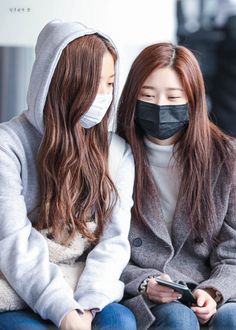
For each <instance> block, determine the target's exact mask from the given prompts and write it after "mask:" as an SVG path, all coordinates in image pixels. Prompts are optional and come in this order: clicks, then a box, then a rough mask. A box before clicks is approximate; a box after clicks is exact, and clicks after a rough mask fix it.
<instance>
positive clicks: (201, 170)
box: [117, 43, 233, 241]
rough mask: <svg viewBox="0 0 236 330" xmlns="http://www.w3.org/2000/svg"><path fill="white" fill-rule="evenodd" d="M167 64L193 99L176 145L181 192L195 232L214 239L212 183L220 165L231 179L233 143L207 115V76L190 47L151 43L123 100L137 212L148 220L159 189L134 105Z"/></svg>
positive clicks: (121, 117)
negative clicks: (153, 75) (149, 80)
mask: <svg viewBox="0 0 236 330" xmlns="http://www.w3.org/2000/svg"><path fill="white" fill-rule="evenodd" d="M165 67H171V68H173V69H174V70H175V72H176V73H177V74H178V77H179V78H180V81H181V83H182V86H183V89H184V91H185V93H186V96H187V99H188V103H189V118H190V119H189V125H188V127H187V128H186V129H185V130H184V131H183V132H182V134H181V136H180V137H179V139H178V141H177V142H176V144H175V146H174V153H175V158H176V159H177V164H178V166H179V168H180V170H181V173H182V181H181V187H180V192H179V196H180V197H181V198H183V200H184V201H185V205H186V212H187V218H188V221H189V223H190V226H191V228H192V234H193V236H194V237H196V236H198V235H199V232H201V233H203V235H204V236H205V238H206V239H208V240H209V241H211V240H213V241H214V238H212V233H213V232H214V229H215V228H216V218H217V215H216V214H215V207H214V199H213V193H214V192H213V182H214V180H215V177H216V175H217V173H216V171H217V169H219V168H221V169H222V171H223V172H222V173H224V175H226V177H227V178H229V179H230V177H231V174H232V172H233V170H232V166H233V157H232V155H233V147H232V143H231V142H230V138H229V137H228V136H226V135H225V134H224V133H223V132H221V131H220V129H219V128H217V127H216V126H215V125H214V124H213V123H212V122H211V121H210V120H209V118H208V113H207V108H206V101H205V87H204V82H203V77H202V73H201V70H200V67H199V64H198V62H197V60H196V58H195V56H194V55H193V54H192V52H191V51H190V50H188V49H187V48H185V47H182V46H174V45H172V44H171V43H159V44H154V45H151V46H149V47H147V48H145V49H144V50H143V51H142V52H141V53H140V54H139V55H138V57H137V58H136V59H135V61H134V63H133V65H132V67H131V69H130V72H129V75H128V78H127V81H126V83H125V86H124V89H123V92H122V95H121V98H120V102H119V109H118V125H117V130H118V133H119V134H120V135H121V136H122V137H123V138H125V139H126V140H127V141H128V143H129V144H130V145H131V148H132V150H133V154H134V160H135V167H136V176H135V188H134V207H133V216H134V218H135V219H136V220H137V221H139V222H140V223H144V224H145V223H146V218H145V212H146V210H147V209H149V210H150V209H153V210H154V212H156V211H155V203H156V202H157V198H158V189H157V188H156V186H155V183H154V179H153V176H152V174H151V171H150V167H149V163H148V158H147V153H146V151H145V146H144V132H143V131H142V130H141V129H140V127H139V126H138V125H136V123H135V106H136V100H137V98H138V95H139V92H140V90H141V87H142V85H143V83H144V81H145V80H146V79H147V77H148V76H149V75H150V74H151V72H152V71H153V70H155V69H158V68H165ZM155 196H156V197H155Z"/></svg>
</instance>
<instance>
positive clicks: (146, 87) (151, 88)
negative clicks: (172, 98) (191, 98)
mask: <svg viewBox="0 0 236 330" xmlns="http://www.w3.org/2000/svg"><path fill="white" fill-rule="evenodd" d="M142 89H150V90H156V88H155V87H153V86H148V85H144V86H143V87H142ZM167 90H168V91H181V92H183V91H184V90H183V88H179V87H169V88H167Z"/></svg>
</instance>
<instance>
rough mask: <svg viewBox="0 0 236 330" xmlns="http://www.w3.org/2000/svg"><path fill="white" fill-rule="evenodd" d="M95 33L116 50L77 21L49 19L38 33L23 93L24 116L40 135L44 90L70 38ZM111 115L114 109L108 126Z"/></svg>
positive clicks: (42, 129) (110, 124)
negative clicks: (28, 76)
mask: <svg viewBox="0 0 236 330" xmlns="http://www.w3.org/2000/svg"><path fill="white" fill-rule="evenodd" d="M95 33H97V34H99V35H101V36H102V37H104V38H106V39H107V40H109V41H110V42H111V44H112V46H113V47H114V48H115V50H116V51H117V49H116V47H115V45H114V43H113V41H112V40H111V39H110V38H109V37H108V36H107V35H105V34H103V33H102V32H100V31H98V30H95V29H93V28H89V27H87V26H85V25H84V24H82V23H79V22H63V21H61V20H53V21H51V22H49V23H48V24H47V25H46V26H45V27H44V28H43V30H42V31H41V32H40V34H39V36H38V39H37V44H36V47H35V55H36V58H35V62H34V65H33V69H32V72H31V77H30V83H29V88H28V93H27V104H28V110H27V111H26V112H25V114H26V117H27V118H28V120H29V121H30V122H31V124H32V125H33V126H34V127H35V128H36V129H37V130H38V131H39V132H40V133H41V134H43V132H44V125H43V109H44V105H45V101H46V97H47V93H48V89H49V86H50V82H51V79H52V76H53V73H54V70H55V68H56V66H57V63H58V61H59V59H60V56H61V53H62V51H63V49H64V48H65V47H66V46H67V45H68V44H69V43H70V42H71V41H73V40H74V39H77V38H79V37H83V36H85V35H90V34H95ZM116 70H117V66H116ZM116 77H117V74H116ZM116 83H117V82H116ZM113 116H114V109H113V110H112V114H111V120H110V121H111V122H110V123H109V127H110V126H112V123H113Z"/></svg>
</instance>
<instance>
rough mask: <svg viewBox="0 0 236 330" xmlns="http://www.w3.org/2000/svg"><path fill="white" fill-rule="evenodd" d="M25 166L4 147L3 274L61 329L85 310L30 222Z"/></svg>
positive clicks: (0, 180) (0, 175)
mask: <svg viewBox="0 0 236 330" xmlns="http://www.w3.org/2000/svg"><path fill="white" fill-rule="evenodd" d="M19 148H20V146H19ZM21 166H22V165H21V163H20V160H19V159H18V158H17V155H16V154H15V153H14V152H13V150H11V148H9V149H8V150H5V149H3V148H2V147H0V270H1V272H2V273H3V274H4V275H5V277H6V278H7V280H8V282H9V283H10V285H11V286H12V287H13V288H14V289H15V291H16V292H17V293H18V295H19V296H20V297H21V298H22V299H23V300H24V301H25V302H26V303H27V304H28V305H29V306H30V307H31V308H32V309H33V310H34V311H35V312H37V313H39V314H40V316H41V317H42V318H43V319H49V320H51V321H52V322H54V323H55V324H56V325H57V326H58V327H59V325H60V322H61V320H62V318H63V317H64V316H65V315H66V314H67V313H68V312H70V311H71V310H74V309H81V306H80V305H79V304H78V303H77V302H76V301H75V299H74V297H73V291H72V289H71V288H70V287H69V286H68V285H67V283H66V282H65V280H64V279H63V277H62V274H61V272H60V270H59V268H58V267H57V266H56V265H54V264H52V263H50V262H49V256H48V247H47V244H46V241H45V239H44V238H43V236H42V235H41V234H40V233H39V232H38V231H37V230H35V229H34V228H32V224H31V222H30V220H29V219H28V218H27V210H26V204H25V200H24V195H23V185H22V181H21ZM0 294H1V292H0Z"/></svg>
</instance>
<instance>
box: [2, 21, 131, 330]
mask: <svg viewBox="0 0 236 330" xmlns="http://www.w3.org/2000/svg"><path fill="white" fill-rule="evenodd" d="M94 33H99V34H100V35H103V34H102V33H100V32H98V31H96V30H93V29H90V28H87V27H85V26H84V25H82V24H80V23H68V22H61V21H53V22H50V23H49V24H47V25H46V26H45V27H44V29H43V30H42V31H41V33H40V35H39V37H38V41H37V45H36V60H35V63H34V66H33V70H32V75H31V79H30V85H29V90H28V96H27V102H28V110H27V111H25V112H24V113H23V114H21V115H20V116H18V117H15V118H13V119H12V120H10V121H9V122H6V123H2V124H0V271H1V272H2V273H3V274H4V275H5V277H6V278H7V280H8V281H9V283H10V285H11V286H12V287H13V288H14V289H15V291H16V292H17V293H18V295H19V296H20V297H21V298H22V299H23V300H24V301H25V302H26V303H27V304H28V305H29V306H30V307H31V308H32V309H33V310H34V311H35V312H37V313H39V314H40V316H41V317H42V318H44V319H49V320H51V321H53V322H54V323H55V324H56V325H57V326H60V322H61V320H62V319H63V317H64V316H65V315H66V314H67V313H68V312H70V311H71V310H74V309H79V310H81V311H83V310H86V309H98V310H101V309H102V308H103V307H104V306H105V305H107V304H108V303H111V302H113V301H119V300H120V299H121V298H122V295H123V283H122V282H120V281H119V277H120V274H121V272H122V270H123V268H124V267H125V265H126V264H127V262H128V259H129V255H130V249H129V243H128V231H129V225H130V209H131V207H132V204H133V201H132V189H133V180H134V165H133V158H132V155H131V151H130V148H129V146H127V145H126V150H125V153H124V155H123V159H122V161H121V163H120V166H119V170H118V173H117V177H116V180H115V184H116V188H117V190H118V193H119V197H120V198H119V202H118V203H117V205H116V206H115V209H114V211H113V215H112V220H111V222H110V223H109V224H108V225H107V226H106V228H105V232H104V234H103V236H102V237H101V239H100V241H99V243H98V244H97V245H96V246H95V247H94V248H93V250H92V251H91V252H90V253H89V255H88V257H87V260H86V266H85V269H84V271H83V274H82V275H81V277H80V279H79V282H78V285H77V288H76V290H75V292H73V291H72V289H71V288H70V287H69V286H68V285H67V283H66V282H65V280H64V278H63V276H62V274H61V271H60V269H59V268H58V266H57V265H55V264H53V263H50V262H49V256H48V247H47V244H46V242H45V240H44V238H43V236H42V235H41V234H40V233H39V232H38V231H37V230H36V229H34V228H33V227H32V223H34V222H35V221H36V220H37V208H38V207H39V204H40V198H39V197H40V196H39V184H38V172H37V152H38V149H39V145H40V143H41V140H42V136H43V131H44V128H43V108H44V104H45V100H46V96H47V92H48V87H49V85H50V81H51V78H52V76H53V72H54V69H55V67H56V65H57V62H58V60H59V57H60V55H61V52H62V50H63V49H64V48H65V46H66V45H67V44H68V43H69V42H70V41H72V40H74V39H75V38H78V37H81V36H84V35H88V34H94ZM103 36H104V37H106V38H107V39H108V40H110V39H109V38H108V37H107V36H105V35H103ZM109 161H111V160H109ZM0 295H1V292H0Z"/></svg>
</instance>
